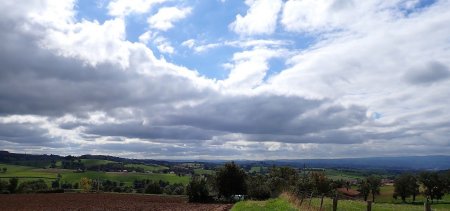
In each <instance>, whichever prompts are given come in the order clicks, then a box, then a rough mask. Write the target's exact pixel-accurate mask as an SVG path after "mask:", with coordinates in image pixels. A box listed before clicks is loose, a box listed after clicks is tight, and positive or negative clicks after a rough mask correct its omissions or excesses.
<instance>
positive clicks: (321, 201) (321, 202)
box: [319, 195, 325, 211]
mask: <svg viewBox="0 0 450 211" xmlns="http://www.w3.org/2000/svg"><path fill="white" fill-rule="evenodd" d="M323 197H325V195H322V197H321V198H320V208H319V210H320V211H322V205H323Z"/></svg>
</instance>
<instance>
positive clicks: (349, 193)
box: [336, 188, 360, 196]
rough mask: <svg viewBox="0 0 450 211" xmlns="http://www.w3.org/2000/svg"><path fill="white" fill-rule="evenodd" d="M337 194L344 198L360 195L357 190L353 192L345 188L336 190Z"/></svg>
mask: <svg viewBox="0 0 450 211" xmlns="http://www.w3.org/2000/svg"><path fill="white" fill-rule="evenodd" d="M336 190H337V192H339V193H342V194H344V195H346V196H358V195H359V194H360V193H359V191H357V190H353V189H348V190H347V188H338V189H336Z"/></svg>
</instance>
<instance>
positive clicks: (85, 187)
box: [80, 177, 92, 193]
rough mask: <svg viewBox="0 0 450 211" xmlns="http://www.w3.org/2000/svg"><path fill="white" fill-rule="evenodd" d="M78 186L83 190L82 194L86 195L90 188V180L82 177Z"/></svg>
mask: <svg viewBox="0 0 450 211" xmlns="http://www.w3.org/2000/svg"><path fill="white" fill-rule="evenodd" d="M80 186H81V189H82V190H83V192H85V193H87V192H89V191H90V190H91V188H92V180H90V179H89V178H86V177H83V178H81V180H80Z"/></svg>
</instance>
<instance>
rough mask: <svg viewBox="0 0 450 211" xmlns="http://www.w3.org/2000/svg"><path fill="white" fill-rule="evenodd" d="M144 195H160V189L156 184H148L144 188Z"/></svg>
mask: <svg viewBox="0 0 450 211" xmlns="http://www.w3.org/2000/svg"><path fill="white" fill-rule="evenodd" d="M145 193H149V194H161V193H162V189H161V186H160V185H159V183H158V182H150V183H149V184H148V185H147V187H146V188H145Z"/></svg>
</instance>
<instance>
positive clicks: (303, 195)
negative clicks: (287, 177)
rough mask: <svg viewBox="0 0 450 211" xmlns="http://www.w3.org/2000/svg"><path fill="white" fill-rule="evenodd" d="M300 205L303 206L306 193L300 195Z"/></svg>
mask: <svg viewBox="0 0 450 211" xmlns="http://www.w3.org/2000/svg"><path fill="white" fill-rule="evenodd" d="M300 197H301V198H300V206H302V204H303V199H305V193H302V194H301V195H300Z"/></svg>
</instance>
